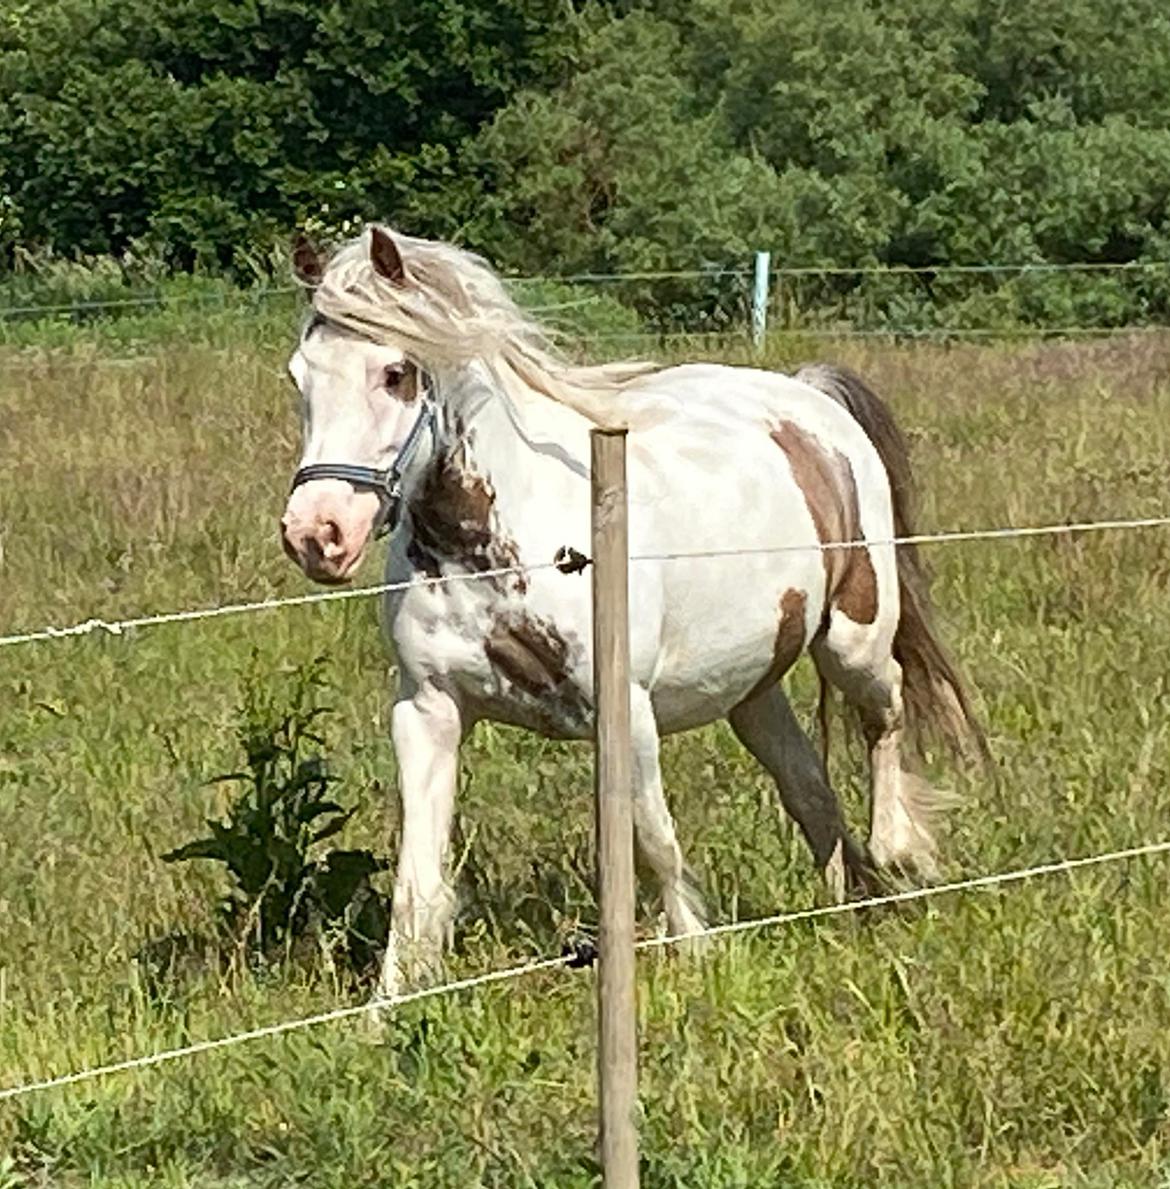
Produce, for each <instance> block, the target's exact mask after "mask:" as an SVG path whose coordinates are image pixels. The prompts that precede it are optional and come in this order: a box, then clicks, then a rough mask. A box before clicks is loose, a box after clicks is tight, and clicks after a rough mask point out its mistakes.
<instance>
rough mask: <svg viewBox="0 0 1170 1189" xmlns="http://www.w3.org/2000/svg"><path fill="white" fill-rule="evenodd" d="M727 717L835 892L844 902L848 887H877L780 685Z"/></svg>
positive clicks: (741, 703) (764, 692) (826, 776)
mask: <svg viewBox="0 0 1170 1189" xmlns="http://www.w3.org/2000/svg"><path fill="white" fill-rule="evenodd" d="M727 718H728V722H730V723H731V728H732V730H733V731H735V733H736V735H737V736H738V738H739V740H740V742H741V743H742V744H743V745H744V747H746V748H747V749H748V751H750V752H751V753H752V755H754V756H755V757H756V759H757V760H759V761H760V763H761V764H762V765H763V766H764V767H765V768H766V769H767V770H768V772H769V773H770V774H771V776H772V779H773V780H775V782H776V789H777V791H778V792H779V794H780V802H781V804H782V805H783V806H784V808H785V810H787V812H788V813H789V815H790V816H791V817H792V818H793V819H795V821H796V822H797V824H798V825H799V826H800V828H801V830H802V831H803V833H804V836H805V838H806V839H807V840H808V844H809V847H810V848H811V850H812V853H813V858H814V860H815V861H816V864H817V866H818V867H819V868H821V870H822V871H823V872H824V874H825V880H826V883H827V884H828V886H829V890H830V893H831V894H832V895H833V897H834V898H835V899H836V900H838V901H840V900H843V899H844V898H845V895H846V892H847V891H849V890H858V891H866V892H869V891H874V890H876V888H877V884H876V881H875V878H874V873H873V871H872V869H871V867H870V865H869V862H868V861H867V858H866V855H865V852H864V851H863V850H862V849H861V847H859V846H858V844H857V843H856V842H855V841H854V839H853V837H852V835H851V834H850V833H849V830H848V827H847V826H846V825H845V819H844V817H843V816H842V814H841V806H840V803H839V802H838V801H837V797H836V794H835V793H834V792H833V790H832V788H831V787H830V785H829V778H828V775H827V773H826V772H825V768H824V765H823V764H822V763H821V759H820V756H818V755H817V753H816V748H814V747H813V745H812V742H811V740H810V739H809V737H808V736H807V735H806V734H805V733H804V731H803V730H802V729H801V726H800V723H799V722H798V721H797V718H796V715H795V714H794V713H793V712H792V706H791V705H790V704H789V702H788V699H787V697H785V695H784V691H783V690H782V689H781V688H780V686H779V685H769V686H766V687H764V688H763V689H761V690H759V691H758V692H756V693H754V694H752V695H751V696H750V697H748V698H747V699H746V700H745V701H743V702H740V704H739V705H738V706H736V707H735V708H734V709H733V710H732V711H731V713H730V714H729V715H728V716H727Z"/></svg>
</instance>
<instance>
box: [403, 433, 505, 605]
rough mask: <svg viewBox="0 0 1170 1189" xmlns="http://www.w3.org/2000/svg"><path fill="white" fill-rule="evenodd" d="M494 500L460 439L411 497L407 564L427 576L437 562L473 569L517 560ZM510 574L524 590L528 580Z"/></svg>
mask: <svg viewBox="0 0 1170 1189" xmlns="http://www.w3.org/2000/svg"><path fill="white" fill-rule="evenodd" d="M495 502H496V493H495V489H494V488H493V487H492V485H491V482H490V481H489V480H488V479H487V478H485V477H484V476H483V475H479V474H477V473H476V472H475V471H474V470H472V469H471V466H470V464H469V462H468V460H467V450H466V445H465V444H464V443H460V445H459V446H458V447H457V448H456V449H455V450H453V451H451V452H450V453H448V454H446V455H444V456H443V457H442V458H440V459H438V460H437V461H436V462H435V464H434V465H433V466H432V467H431V468H430V469H429V470H428V472H427V475H426V478H425V479H424V480H423V483H422V486H421V488H420V490H419V491H418V493H417V494H416V495H415V496H414V497H413V498H412V499H411V501H410V519H411V526H412V533H411V539H410V541H409V543H408V544H407V547H406V555H407V558H408V559H409V561H410V563H411V564H412V565H413V566H415V567H416V568H417V569H419V570H421V571H422V572H423V573H424V574H426V575H427V576H428V577H430V578H436V577H438V576H439V573H440V563H441V562H442V561H451V562H454V563H456V564H457V565H461V566H464V567H466V568H467V569H469V570H472V571H473V572H475V573H483V572H484V571H485V570H498V569H504V568H506V567H508V566H516V565H519V564H520V552H519V550H518V548H517V546H516V543H515V542H514V541H512V540H510V539H509V538H508V537H505V536H503V535H502V534H501V533H499V532H498V531H497V528H496V525H495V523H494V516H493V512H494V509H495ZM514 577H515V583H514V589H515V590H516V592H517V593H518V594H524V593H525V592H526V591H527V590H528V582H527V579H526V578H525V577H524V575H523V574H516V575H515V576H514ZM502 580H503V576H501V581H502Z"/></svg>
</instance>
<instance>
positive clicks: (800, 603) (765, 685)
mask: <svg viewBox="0 0 1170 1189" xmlns="http://www.w3.org/2000/svg"><path fill="white" fill-rule="evenodd" d="M807 606H808V596H807V595H806V594H805V593H804V591H803V590H786V591H785V592H784V593H783V594H782V595H781V596H780V623H779V625H778V626H777V628H776V642H775V643H774V644H773V645H772V663H771V664H770V665H769V666H768V671H767V672H766V673H765V674H764V675H763V677H761V678H760V680H759V681H757V682H756V684H755V685H754V686H752V690H751V693H749V694H748V700H749V701H750V700H751V699H752V698H754V697H755V696H756V695H757V694H759V693H762V692H763V691H764V690H765V689H770V688H771V687H772V686H773V685H775V684H776V682H777V681H779V680H780V678H781V677H783V676H784V674H785V673H787V672H788V670H789V669H791V668H792V666H793V665H795V664H796V662H797V661H798V660H800V654H801V653H802V652H803V651H804V629H805V608H806V607H807Z"/></svg>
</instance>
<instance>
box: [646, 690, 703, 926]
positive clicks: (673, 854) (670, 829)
mask: <svg viewBox="0 0 1170 1189" xmlns="http://www.w3.org/2000/svg"><path fill="white" fill-rule="evenodd" d="M630 733H631V737H632V740H633V750H634V756H633V759H634V772H633V775H634V831H635V834H636V836H637V839H638V849H639V850H640V851H641V852H642V855H643V857H644V858H645V859H646V862H647V863H649V864H650V867H651V868H652V869H653V871H654V874H655V875H656V876H657V877H658V881H659V884H660V885H661V887H662V899H663V907H664V908H665V909H666V919H667V922H668V924H669V928H670V931H671V933H672V934H674V935H675V936H678V935H681V934H688V933H697V932H700V931H701V930H702V929H703V927H704V920H703V906H702V901H701V899H700V897H699V893H698V891H697V889H696V888H695V887H694V885H693V884H692V883H691V881H690V880H689V878H688V876H687V871H686V866H685V864H684V863H683V855H682V848H681V847H680V846H679V844H678V837H677V835H676V834H675V830H674V820H673V819H672V818H671V816H670V810H669V809H668V808H667V805H666V797H665V795H664V793H663V791H662V770H661V768H660V766H659V763H658V724H657V722H656V721H655V718H654V708H653V707H652V706H651V704H650V695H649V694H648V693H647V692H646V690H644V689H643V688H642V687H641V686H640V685H633V686H631V687H630Z"/></svg>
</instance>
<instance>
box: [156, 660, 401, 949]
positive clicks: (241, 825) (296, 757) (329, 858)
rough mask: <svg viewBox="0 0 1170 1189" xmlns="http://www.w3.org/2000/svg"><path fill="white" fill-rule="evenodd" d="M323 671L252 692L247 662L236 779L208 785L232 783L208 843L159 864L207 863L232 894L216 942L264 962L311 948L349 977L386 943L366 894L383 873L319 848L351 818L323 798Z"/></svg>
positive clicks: (367, 859)
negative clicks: (221, 870) (343, 967)
mask: <svg viewBox="0 0 1170 1189" xmlns="http://www.w3.org/2000/svg"><path fill="white" fill-rule="evenodd" d="M326 688H327V686H326V682H325V681H324V679H323V677H322V662H321V661H317V662H315V663H314V664H312V665H310V666H307V667H304V668H302V669H299V670H297V671H295V672H294V673H293V674H292V675H291V676H290V678H289V680H288V682H287V684H286V685H285V687H284V688H283V689H278V690H274V689H273V688H272V687H271V686H269V685H266V684H264V683H262V681H261V679H260V677H259V671H258V667H257V663H256V661H255V659H254V661H253V667H252V671H251V673H250V675H249V677H248V679H247V681H246V684H245V694H244V701H243V706H242V708H241V725H240V729H239V739H240V744H241V746H242V748H243V751H244V757H245V762H246V770H245V771H240V772H231V773H228V774H226V775H223V776H217V777H215V778H214V780H215V782H229V783H233V784H240V785H242V786H243V787H242V790H241V792H240V795H239V796H238V797H237V798H236V799H235V801H234V802H233V803H232V804H231V806H230V808H229V810H228V813H227V817H226V819H225V820H223V821H217V820H214V819H208V821H207V827H208V829H209V830H210V834H209V835H208V836H206V837H204V838H198V839H195V840H194V841H192V842H188V843H186V844H185V845H184V846H180V847H177V848H176V849H175V850H172V851H170V852H169V853H168V854H165V855H163V861H164V862H167V863H176V862H187V861H190V860H192V859H212V860H215V861H216V862H219V863H222V864H223V865H224V867H225V868H226V870H227V873H228V875H229V876H230V879H231V886H230V888H229V891H228V893H227V896H226V897H225V899H224V901H223V904H222V906H221V918H222V921H223V924H224V928H225V933H226V936H227V938H228V939H229V940H230V941H231V942H232V943H233V944H234V945H235V946H236V947H237V948H238V949H240V950H244V951H247V952H250V953H252V954H255V955H257V956H261V957H265V958H271V957H274V956H278V955H280V954H281V953H284V954H287V953H288V952H289V951H290V950H291V949H292V948H293V947H294V945H295V944H296V943H297V942H298V941H300V940H302V939H306V938H308V939H313V940H316V941H317V942H318V943H319V944H320V945H321V946H322V947H324V948H326V949H327V950H328V952H329V953H330V954H333V955H337V954H340V955H341V956H342V957H343V959H344V960H345V961H346V963H347V964H348V965H350V966H352V967H353V968H355V969H361V968H364V967H365V966H367V965H368V964H369V963H370V962H371V961H372V960H373V957H374V955H375V953H376V951H377V949H378V947H379V946H381V945H382V944H383V943H384V941H385V937H386V931H387V929H388V928H389V923H390V918H389V908H388V904H387V902H386V901H385V899H384V898H383V897H382V896H380V895H379V894H378V893H377V892H376V891H375V890H374V888H373V885H372V884H371V877H372V876H373V875H374V874H376V873H377V872H379V871H382V870H384V869H385V867H386V863H385V861H384V860H382V859H379V858H376V857H375V856H374V855H372V854H371V853H370V852H369V851H368V850H336V849H326V848H325V847H324V846H323V844H324V843H325V842H326V841H327V840H328V839H330V838H333V837H335V836H336V835H338V834H339V833H340V832H341V831H342V830H343V829H344V828H345V826H346V824H347V823H348V822H349V820H350V818H352V817H353V815H354V813H355V812H356V811H355V810H354V809H348V810H347V809H344V808H343V807H342V805H341V804H340V803H339V802H338V801H336V800H334V799H333V796H332V788H333V786H334V785H335V784H337V783H338V781H337V778H336V777H335V776H333V775H332V774H331V773H330V772H329V770H328V766H327V763H326V760H325V757H324V754H323V750H322V749H323V748H324V746H325V743H324V739H323V738H322V736H321V735H320V734H319V724H320V722H321V720H322V719H323V718H324V717H325V716H326V715H327V714H328V713H329V711H328V708H327V707H325V706H322V705H320V704H319V700H318V697H319V694H320V693H321V692H322V691H323V690H324V689H326Z"/></svg>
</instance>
